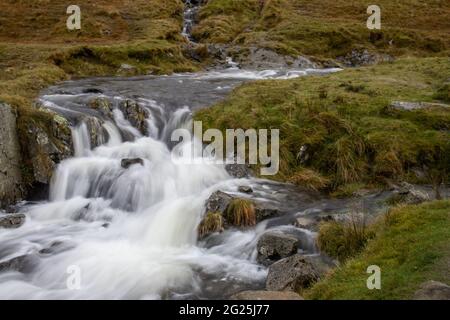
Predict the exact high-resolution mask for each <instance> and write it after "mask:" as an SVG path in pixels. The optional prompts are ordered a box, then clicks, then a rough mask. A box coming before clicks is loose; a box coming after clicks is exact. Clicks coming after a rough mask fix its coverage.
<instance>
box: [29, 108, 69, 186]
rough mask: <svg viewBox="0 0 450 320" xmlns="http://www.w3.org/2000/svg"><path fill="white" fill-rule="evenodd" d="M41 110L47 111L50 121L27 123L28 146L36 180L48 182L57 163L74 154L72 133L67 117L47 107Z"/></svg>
mask: <svg viewBox="0 0 450 320" xmlns="http://www.w3.org/2000/svg"><path fill="white" fill-rule="evenodd" d="M41 111H43V112H46V113H47V115H48V116H49V117H48V118H49V119H50V120H49V123H47V126H45V125H44V124H43V123H42V122H39V121H29V122H28V123H27V124H26V128H27V140H28V145H27V148H28V154H29V156H30V161H31V164H32V168H33V174H34V179H35V181H36V182H39V183H43V184H48V183H49V182H50V179H51V176H52V174H53V171H54V169H55V167H56V165H57V164H58V163H60V162H61V161H62V160H64V159H66V158H69V157H71V156H72V155H73V146H72V135H71V131H70V126H69V123H68V121H67V120H66V119H64V118H63V117H61V116H59V115H57V114H56V113H53V112H52V111H49V110H47V109H41Z"/></svg>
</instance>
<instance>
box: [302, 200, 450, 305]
mask: <svg viewBox="0 0 450 320" xmlns="http://www.w3.org/2000/svg"><path fill="white" fill-rule="evenodd" d="M374 228H375V230H376V236H375V238H374V239H372V240H371V241H369V243H368V244H367V246H366V248H365V249H364V251H363V252H362V253H360V254H359V255H357V256H356V257H355V258H353V259H351V260H348V261H347V262H346V263H345V264H344V265H342V266H341V267H340V268H337V269H335V270H334V271H333V272H332V273H331V274H329V275H328V276H327V277H326V278H325V279H324V280H322V281H320V282H318V283H317V284H316V285H315V286H313V287H312V288H311V289H310V290H308V291H306V292H303V294H304V296H305V297H306V298H308V299H410V298H412V296H413V294H414V292H415V291H416V290H418V289H419V286H420V284H421V283H423V282H425V281H428V280H435V281H441V282H444V283H447V284H449V283H450V274H449V272H448V262H449V261H450V245H449V242H448V240H449V238H450V201H449V200H446V201H435V202H431V203H426V204H422V205H419V206H406V207H397V208H394V209H392V210H391V211H390V212H389V213H388V214H387V215H386V216H385V217H383V219H381V220H380V221H378V222H377V223H376V225H375V226H374ZM370 265H377V266H379V267H380V268H381V290H368V289H367V287H366V280H367V278H368V277H369V274H367V273H366V270H367V267H368V266H370ZM446 266H447V267H446Z"/></svg>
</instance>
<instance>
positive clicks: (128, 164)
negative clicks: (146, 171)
mask: <svg viewBox="0 0 450 320" xmlns="http://www.w3.org/2000/svg"><path fill="white" fill-rule="evenodd" d="M135 164H140V165H141V166H143V165H144V160H142V159H140V158H135V159H122V161H121V163H120V165H121V166H122V168H124V169H128V168H130V167H131V166H132V165H135Z"/></svg>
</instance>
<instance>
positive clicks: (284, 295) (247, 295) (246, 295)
mask: <svg viewBox="0 0 450 320" xmlns="http://www.w3.org/2000/svg"><path fill="white" fill-rule="evenodd" d="M230 299H231V300H264V301H269V300H304V299H303V298H302V297H301V296H299V295H298V294H296V293H295V292H292V291H263V290H260V291H243V292H239V293H236V294H235V295H233V296H231V298H230Z"/></svg>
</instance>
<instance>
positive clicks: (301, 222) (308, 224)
mask: <svg viewBox="0 0 450 320" xmlns="http://www.w3.org/2000/svg"><path fill="white" fill-rule="evenodd" d="M318 223H319V222H318V221H317V220H313V219H311V218H306V217H298V218H296V219H295V221H294V226H295V227H297V228H301V229H307V230H311V229H313V228H314V227H315V226H316V225H317V224H318Z"/></svg>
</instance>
